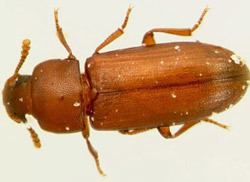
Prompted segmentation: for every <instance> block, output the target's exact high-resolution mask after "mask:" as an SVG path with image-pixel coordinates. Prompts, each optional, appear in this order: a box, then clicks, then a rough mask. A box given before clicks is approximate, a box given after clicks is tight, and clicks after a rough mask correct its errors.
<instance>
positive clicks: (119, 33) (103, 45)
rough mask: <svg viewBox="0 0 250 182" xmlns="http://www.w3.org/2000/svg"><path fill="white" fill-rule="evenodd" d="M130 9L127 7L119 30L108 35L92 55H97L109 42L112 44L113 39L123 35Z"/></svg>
mask: <svg viewBox="0 0 250 182" xmlns="http://www.w3.org/2000/svg"><path fill="white" fill-rule="evenodd" d="M131 10H132V8H131V7H129V8H128V11H127V14H126V17H125V19H124V21H123V24H122V26H121V28H118V29H117V30H116V31H115V32H113V33H112V34H111V35H109V36H108V37H107V38H106V39H105V40H104V41H103V42H102V43H101V44H100V45H99V46H98V47H97V48H96V50H95V53H94V54H97V53H98V52H99V51H100V50H101V49H102V48H104V47H105V46H107V45H108V44H110V43H111V42H113V41H114V40H115V39H117V38H118V37H120V36H121V35H122V34H123V33H124V29H125V27H126V26H127V23H128V18H129V15H130V13H131Z"/></svg>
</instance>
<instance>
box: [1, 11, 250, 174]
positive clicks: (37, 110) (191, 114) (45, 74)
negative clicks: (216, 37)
mask: <svg viewBox="0 0 250 182" xmlns="http://www.w3.org/2000/svg"><path fill="white" fill-rule="evenodd" d="M207 10H208V9H207V8H206V9H205V10H204V11H203V13H202V15H201V17H200V18H199V20H198V21H197V23H196V24H195V25H194V26H193V27H192V28H184V29H176V28H155V29H152V30H150V31H148V32H146V34H145V35H144V37H143V45H142V46H139V47H133V48H127V49H120V50H114V51H110V52H105V53H99V51H100V50H101V49H102V48H103V47H105V46H106V45H108V44H109V43H111V42H112V41H114V40H115V39H116V38H118V37H119V36H121V35H122V34H123V30H124V28H125V27H126V25H127V22H128V18H129V14H130V12H131V8H129V9H128V11H127V14H126V17H125V20H124V22H123V24H122V26H121V28H118V29H117V30H116V31H115V32H114V33H112V34H111V35H110V36H109V37H108V38H107V39H105V40H104V41H103V42H102V43H101V44H100V45H99V46H98V47H97V48H96V50H95V52H94V54H93V55H92V56H91V57H90V58H88V59H87V61H86V64H85V73H83V74H81V73H80V68H79V61H78V60H77V59H76V58H75V56H74V55H73V53H72V51H71V49H70V47H69V46H68V44H67V42H66V40H65V37H64V34H63V31H62V29H61V27H60V25H59V22H58V11H57V10H55V12H54V15H55V24H56V30H57V35H58V38H59V40H60V42H61V43H62V45H63V46H64V47H65V48H66V50H67V52H68V53H69V56H68V57H67V58H66V59H51V60H47V61H44V62H42V63H40V64H39V65H37V66H36V67H35V68H34V71H33V73H32V75H20V74H19V69H20V68H21V67H22V64H23V63H24V61H25V59H26V57H27V56H28V54H29V49H30V40H28V39H26V40H24V41H23V46H22V53H21V58H20V61H19V64H18V65H17V67H16V70H15V72H14V74H13V75H12V76H11V77H10V78H9V79H8V80H7V82H6V84H5V87H4V90H3V102H4V105H5V107H6V110H7V112H8V114H9V116H10V117H11V118H12V119H13V120H14V121H16V122H17V123H26V122H27V120H26V118H25V115H26V114H30V115H33V116H34V117H35V118H36V119H37V121H38V122H39V125H40V126H41V128H43V129H44V130H47V131H50V132H54V133H72V132H82V134H83V137H84V138H85V140H86V142H87V146H88V149H89V151H90V153H91V154H92V156H93V157H94V159H95V162H96V166H97V169H98V171H99V173H100V174H102V175H104V172H103V171H102V169H101V167H100V164H99V159H98V154H97V152H96V151H95V149H94V148H93V146H92V145H91V143H90V141H89V123H90V124H91V126H92V127H93V128H95V129H97V130H117V131H119V132H120V133H122V134H128V135H133V134H137V133H140V132H144V131H147V130H149V129H153V128H157V129H158V131H159V132H160V134H161V135H162V136H163V137H165V138H174V137H177V136H179V135H180V134H182V133H183V132H185V131H186V130H187V129H189V128H190V127H192V126H193V125H195V124H197V123H199V122H201V121H205V122H209V123H213V124H215V125H218V126H220V127H222V128H227V126H226V125H223V124H221V123H218V122H216V121H214V120H212V119H209V116H211V115H212V114H213V113H218V112H221V111H223V110H226V109H227V108H228V107H229V106H231V105H232V104H235V103H236V102H238V101H239V100H240V98H241V97H242V96H243V95H244V94H245V92H246V90H247V87H248V80H249V78H250V74H249V70H248V68H247V66H246V65H245V64H244V63H243V61H242V59H241V58H240V57H239V56H237V55H236V54H234V53H233V52H231V51H229V50H227V49H225V48H222V47H219V46H214V45H210V44H205V43H201V42H171V43H164V44H156V42H155V39H154V33H158V32H160V33H170V34H175V35H182V36H190V35H191V34H192V32H193V31H195V30H196V29H197V28H198V27H199V25H200V23H201V22H202V20H203V18H204V16H205V14H206V12H207ZM180 124H182V125H183V126H182V127H181V128H180V129H179V130H178V131H177V132H176V133H175V134H172V133H171V131H170V127H171V126H173V125H180ZM27 129H28V131H29V132H30V134H31V136H32V139H33V143H34V145H35V146H36V147H38V148H39V147H41V143H40V140H39V138H38V135H37V134H36V132H35V131H34V130H33V129H32V128H31V127H30V126H28V127H27Z"/></svg>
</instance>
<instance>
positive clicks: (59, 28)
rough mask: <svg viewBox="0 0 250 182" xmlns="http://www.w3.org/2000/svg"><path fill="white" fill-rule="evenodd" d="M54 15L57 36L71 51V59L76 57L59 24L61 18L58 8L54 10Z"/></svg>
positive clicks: (69, 51)
mask: <svg viewBox="0 0 250 182" xmlns="http://www.w3.org/2000/svg"><path fill="white" fill-rule="evenodd" d="M54 17H55V24H56V31H57V37H58V38H59V40H60V42H61V43H62V45H63V46H64V47H65V49H66V50H67V51H68V53H69V59H75V56H74V55H73V53H72V51H71V48H70V47H69V45H68V43H67V41H66V39H65V37H64V34H63V31H62V28H61V27H60V25H59V19H58V9H55V10H54Z"/></svg>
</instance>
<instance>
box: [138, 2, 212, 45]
mask: <svg viewBox="0 0 250 182" xmlns="http://www.w3.org/2000/svg"><path fill="white" fill-rule="evenodd" d="M207 11H208V8H207V7H206V8H205V9H204V10H203V12H202V14H201V16H200V18H199V20H198V21H197V23H196V24H195V25H194V26H193V27H192V28H154V29H152V30H150V31H148V32H147V33H145V35H144V37H143V40H142V43H143V44H145V45H146V46H151V45H155V39H154V33H156V32H160V33H169V34H174V35H180V36H191V35H192V33H193V32H194V31H195V30H196V29H197V28H198V27H199V26H200V24H201V22H202V20H203V19H204V16H205V15H206V13H207Z"/></svg>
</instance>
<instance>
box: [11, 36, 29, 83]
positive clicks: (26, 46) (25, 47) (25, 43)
mask: <svg viewBox="0 0 250 182" xmlns="http://www.w3.org/2000/svg"><path fill="white" fill-rule="evenodd" d="M30 43H31V42H30V40H29V39H24V40H23V43H22V52H21V58H20V60H19V63H18V65H17V66H16V69H15V72H14V74H13V76H12V79H13V80H15V79H16V78H17V77H18V72H19V70H20V68H21V67H22V65H23V63H24V61H25V59H26V58H27V56H28V55H29V50H30Z"/></svg>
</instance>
